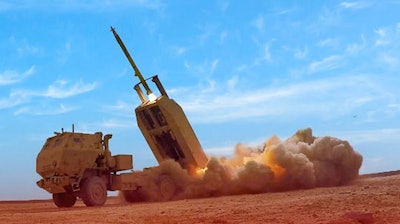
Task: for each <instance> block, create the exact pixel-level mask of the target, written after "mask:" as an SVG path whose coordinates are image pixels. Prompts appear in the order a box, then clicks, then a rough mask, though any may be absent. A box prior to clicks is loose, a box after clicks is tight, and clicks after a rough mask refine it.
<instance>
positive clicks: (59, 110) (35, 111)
mask: <svg viewBox="0 0 400 224" xmlns="http://www.w3.org/2000/svg"><path fill="white" fill-rule="evenodd" d="M76 109H77V107H74V106H66V105H64V104H59V105H58V106H56V107H53V108H48V107H45V108H32V107H22V108H19V109H18V110H16V111H15V112H14V115H21V114H30V115H57V114H65V113H68V112H71V111H74V110H76Z"/></svg>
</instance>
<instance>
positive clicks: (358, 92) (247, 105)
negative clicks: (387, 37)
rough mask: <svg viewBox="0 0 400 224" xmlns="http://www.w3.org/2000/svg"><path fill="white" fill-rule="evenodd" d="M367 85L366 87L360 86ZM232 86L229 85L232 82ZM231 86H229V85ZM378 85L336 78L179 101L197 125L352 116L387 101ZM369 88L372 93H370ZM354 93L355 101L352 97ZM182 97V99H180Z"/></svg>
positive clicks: (187, 96) (360, 79)
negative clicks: (261, 119)
mask: <svg viewBox="0 0 400 224" xmlns="http://www.w3.org/2000/svg"><path fill="white" fill-rule="evenodd" d="M360 83H363V84H360ZM228 84H229V82H228ZM228 84H227V85H228ZM371 85H374V83H373V82H372V81H371V80H369V79H368V78H365V77H361V76H349V77H334V78H327V79H321V80H316V81H308V82H303V83H297V84H290V85H286V86H281V87H279V88H260V89H257V90H244V89H241V88H240V87H237V88H236V89H235V90H233V91H229V93H226V92H225V93H220V92H218V89H225V88H226V87H225V86H223V85H220V88H218V89H215V91H212V92H201V91H198V90H194V89H192V92H196V93H201V94H197V95H193V94H183V95H184V96H185V97H182V93H181V94H179V95H180V96H181V97H178V102H180V104H181V106H182V107H183V108H184V110H185V111H186V112H187V113H188V114H190V115H191V116H192V120H193V121H194V122H200V123H203V122H204V123H209V122H225V121H232V120H237V119H252V118H256V117H265V116H270V117H277V116H279V117H296V116H303V115H307V116H320V117H324V118H327V119H328V118H329V117H330V116H341V115H344V114H349V116H351V115H352V111H353V110H354V109H356V108H359V107H361V106H363V105H365V104H370V103H372V102H377V101H379V100H382V99H385V97H386V96H383V95H384V94H385V93H381V92H379V90H374V88H371ZM367 89H368V91H366V90H367ZM350 90H351V91H352V94H353V95H352V98H351V100H350V101H351V102H353V103H351V102H349V101H348V95H346V94H342V93H344V92H346V91H350ZM179 98H181V99H180V100H179Z"/></svg>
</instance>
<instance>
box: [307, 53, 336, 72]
mask: <svg viewBox="0 0 400 224" xmlns="http://www.w3.org/2000/svg"><path fill="white" fill-rule="evenodd" d="M340 63H341V58H340V57H339V56H338V55H331V56H329V57H326V58H324V59H322V60H320V61H314V62H312V63H311V64H310V65H309V66H308V72H309V73H317V72H321V71H329V70H333V69H335V68H337V67H339V66H340Z"/></svg>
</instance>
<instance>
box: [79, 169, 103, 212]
mask: <svg viewBox="0 0 400 224" xmlns="http://www.w3.org/2000/svg"><path fill="white" fill-rule="evenodd" d="M80 197H81V198H82V201H83V203H85V205H86V206H102V205H104V203H105V202H106V200H107V187H106V183H105V181H104V180H103V179H102V178H100V177H98V176H93V177H88V178H87V179H85V180H84V181H83V183H82V186H81V191H80Z"/></svg>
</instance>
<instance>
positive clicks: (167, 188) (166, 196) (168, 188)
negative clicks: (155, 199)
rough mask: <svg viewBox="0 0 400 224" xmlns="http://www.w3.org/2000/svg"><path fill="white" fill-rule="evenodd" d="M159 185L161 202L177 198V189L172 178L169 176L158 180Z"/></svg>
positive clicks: (163, 176)
mask: <svg viewBox="0 0 400 224" xmlns="http://www.w3.org/2000/svg"><path fill="white" fill-rule="evenodd" d="M157 185H158V188H159V191H160V199H161V201H169V200H171V199H172V198H173V197H174V196H175V193H176V190H177V189H176V188H177V187H176V185H175V183H174V181H173V180H172V178H171V177H169V176H167V175H162V176H160V177H159V178H158V180H157Z"/></svg>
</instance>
